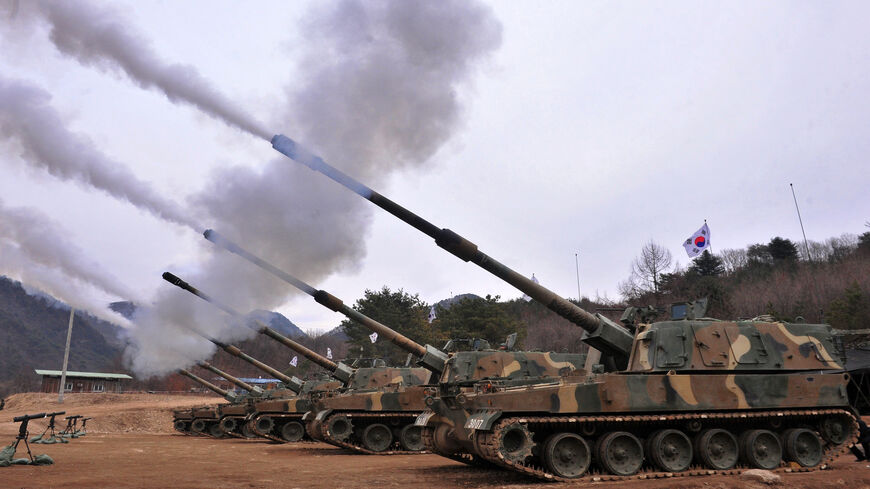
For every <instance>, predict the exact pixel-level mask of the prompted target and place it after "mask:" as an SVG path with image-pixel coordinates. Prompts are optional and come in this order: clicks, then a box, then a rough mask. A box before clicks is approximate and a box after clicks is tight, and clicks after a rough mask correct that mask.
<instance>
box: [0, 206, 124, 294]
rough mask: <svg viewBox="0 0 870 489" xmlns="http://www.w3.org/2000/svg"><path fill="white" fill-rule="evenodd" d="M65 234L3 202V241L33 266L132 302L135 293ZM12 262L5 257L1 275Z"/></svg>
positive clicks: (0, 216)
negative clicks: (15, 249) (14, 247)
mask: <svg viewBox="0 0 870 489" xmlns="http://www.w3.org/2000/svg"><path fill="white" fill-rule="evenodd" d="M63 234H64V233H63V232H62V230H61V229H60V227H59V226H58V225H57V223H55V222H53V221H51V220H50V219H49V218H48V217H47V216H45V215H44V214H42V213H41V212H39V211H37V210H35V209H28V208H22V207H6V206H4V204H3V201H2V200H0V241H6V242H7V243H8V244H14V245H17V247H18V249H19V250H20V252H21V254H23V255H26V256H27V258H29V260H30V261H31V262H33V263H38V264H40V265H42V266H44V267H47V268H54V269H57V270H59V271H60V272H62V273H63V274H65V275H66V276H68V277H71V278H73V279H75V280H78V281H80V282H83V283H87V284H90V285H92V286H94V287H97V288H99V289H100V290H102V291H104V292H107V293H108V294H111V295H113V296H115V297H120V298H122V299H125V300H129V299H133V298H134V295H133V292H132V291H131V290H130V289H128V288H126V287H124V286H123V285H121V284H120V282H119V281H118V280H116V279H115V278H114V277H112V276H111V275H110V274H107V273H105V271H104V269H103V267H100V266H99V265H98V264H97V263H95V262H93V261H91V260H90V259H88V258H87V257H86V256H85V255H84V253H82V251H81V250H79V249H78V248H76V247H75V246H74V245H72V244H71V243H69V242H68V240H67V239H65V238H64V235H63ZM10 263H11V260H10V259H8V258H7V256H5V255H4V256H3V260H2V261H0V267H2V269H0V273H7V270H6V268H7V266H9V264H10Z"/></svg>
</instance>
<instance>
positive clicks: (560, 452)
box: [542, 433, 592, 479]
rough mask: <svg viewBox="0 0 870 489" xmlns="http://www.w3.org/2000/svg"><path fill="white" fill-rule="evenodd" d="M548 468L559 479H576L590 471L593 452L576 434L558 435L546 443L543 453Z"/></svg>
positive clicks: (548, 439)
mask: <svg viewBox="0 0 870 489" xmlns="http://www.w3.org/2000/svg"><path fill="white" fill-rule="evenodd" d="M542 457H543V458H544V462H545V463H546V464H547V468H548V469H550V471H551V472H552V473H553V474H554V475H557V476H559V477H565V478H566V479H574V478H577V477H580V476H582V475H583V474H585V473H586V471H587V470H589V464H590V463H592V451H591V450H590V449H589V444H588V443H586V440H584V439H583V438H582V437H580V436H579V435H576V434H574V433H557V434H555V435H551V436H550V437H549V438H547V441H546V442H544V451H543V453H542Z"/></svg>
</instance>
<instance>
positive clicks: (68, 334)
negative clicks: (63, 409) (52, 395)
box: [57, 307, 76, 404]
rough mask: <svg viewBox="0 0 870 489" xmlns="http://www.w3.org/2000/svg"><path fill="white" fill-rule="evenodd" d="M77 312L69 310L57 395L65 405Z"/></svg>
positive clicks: (59, 400) (72, 309)
mask: <svg viewBox="0 0 870 489" xmlns="http://www.w3.org/2000/svg"><path fill="white" fill-rule="evenodd" d="M75 314H76V310H75V308H73V307H70V308H69V328H67V330H66V350H64V352H63V370H61V371H60V389H59V391H60V392H58V394H57V402H59V403H60V404H63V390H64V388H65V387H66V365H67V362H68V361H69V341H70V339H72V327H73V317H75Z"/></svg>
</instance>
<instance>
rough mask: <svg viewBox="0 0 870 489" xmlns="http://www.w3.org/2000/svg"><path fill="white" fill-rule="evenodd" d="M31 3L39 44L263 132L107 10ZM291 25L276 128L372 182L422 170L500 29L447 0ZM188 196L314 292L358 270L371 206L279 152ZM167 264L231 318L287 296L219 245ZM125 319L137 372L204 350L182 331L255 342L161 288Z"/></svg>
mask: <svg viewBox="0 0 870 489" xmlns="http://www.w3.org/2000/svg"><path fill="white" fill-rule="evenodd" d="M39 7H40V8H39V9H38V15H36V17H37V18H41V19H44V20H45V21H47V22H48V23H49V25H50V28H51V33H50V38H51V41H52V42H53V43H54V45H55V46H56V47H57V48H58V49H59V50H60V51H61V52H62V53H64V54H67V55H69V56H71V57H73V58H74V59H76V60H78V61H79V62H81V63H82V64H84V65H87V66H94V67H96V68H98V69H101V70H106V69H109V70H121V71H123V72H124V73H125V74H126V75H128V76H129V77H130V78H131V79H132V80H134V81H135V82H136V83H137V84H138V85H140V86H141V87H143V88H146V89H147V88H158V89H159V90H161V91H162V92H163V93H165V94H166V95H167V97H168V98H169V99H170V100H171V101H173V102H178V103H185V104H191V105H194V106H196V107H198V108H200V109H201V110H203V111H205V112H206V113H208V114H210V115H212V116H215V117H218V118H221V119H222V120H224V121H226V122H228V123H230V124H232V125H235V126H237V127H240V128H242V129H244V130H246V131H248V132H251V133H252V134H255V135H257V136H261V137H266V138H268V134H269V133H268V132H266V131H264V130H263V129H262V128H261V127H259V126H258V125H257V124H256V123H254V122H252V121H251V120H250V119H249V118H246V117H243V116H242V115H240V113H239V112H238V111H237V110H236V109H234V108H232V106H231V105H229V104H228V103H226V99H225V98H224V97H222V96H221V95H220V94H218V93H217V92H215V91H214V90H213V89H212V88H211V87H210V85H209V84H208V83H205V81H204V80H203V79H202V77H201V76H200V75H198V74H197V73H196V71H195V70H193V69H192V68H189V67H187V68H181V67H179V66H177V65H168V64H166V63H163V62H162V61H161V60H160V59H159V57H158V56H157V55H156V54H155V53H153V52H152V50H151V49H150V47H149V45H148V44H147V43H146V42H144V41H143V40H142V39H141V37H140V36H137V35H134V34H130V33H131V32H133V31H134V29H132V28H131V27H130V26H129V25H126V23H125V22H124V21H123V19H122V18H121V17H120V16H119V15H117V14H115V13H113V12H111V11H109V10H108V9H107V8H97V7H94V6H93V5H90V4H87V3H83V2H77V3H75V4H70V3H64V2H57V3H55V2H42V3H40V4H39ZM19 17H22V15H19ZM300 28H301V29H303V30H304V31H305V32H306V33H307V34H308V35H307V36H305V39H306V41H308V42H307V44H306V45H305V46H304V47H303V52H304V55H303V58H302V59H301V62H302V63H303V64H304V66H305V70H304V71H305V73H306V78H305V80H304V81H303V82H302V84H301V85H296V86H294V87H293V88H291V89H290V90H289V91H288V101H289V103H288V104H287V108H286V111H285V116H284V119H285V120H284V122H283V123H282V124H280V126H281V127H285V128H288V134H289V135H291V136H293V137H294V138H295V139H297V140H298V141H300V142H301V143H303V144H305V145H306V146H308V147H310V148H311V149H312V150H314V151H316V152H317V153H318V154H320V155H321V156H323V157H324V158H325V159H327V161H330V162H331V163H333V164H335V165H337V166H340V167H342V168H345V169H347V170H348V171H349V172H350V173H352V174H353V175H354V176H356V177H359V178H361V179H364V180H365V181H366V182H372V183H373V184H374V185H377V184H379V183H383V181H384V180H385V179H386V178H387V176H388V175H389V173H390V172H391V171H394V170H396V169H400V168H412V167H415V166H421V165H424V164H426V163H427V162H428V160H429V159H430V158H431V157H432V155H433V154H435V152H437V151H438V149H439V148H440V147H441V146H442V145H443V144H444V143H445V142H446V141H447V140H448V139H449V138H450V137H451V136H452V135H453V134H454V132H455V131H456V129H457V127H459V123H460V122H461V119H462V107H461V104H460V101H459V98H458V95H457V94H458V91H459V90H460V89H462V88H463V86H465V85H467V83H468V82H469V80H470V78H471V77H472V75H473V74H474V68H475V67H476V66H477V65H478V64H479V63H480V62H481V61H482V60H483V59H485V58H486V57H487V56H488V55H489V54H490V53H491V52H492V51H493V50H495V49H496V48H497V47H498V46H499V44H500V42H501V27H500V24H499V23H498V22H497V21H496V20H495V19H494V17H493V15H492V13H491V12H490V10H489V9H488V8H487V7H485V6H482V5H481V4H479V3H476V2H469V1H455V0H454V1H443V2H407V1H399V0H395V1H374V2H362V1H356V0H352V1H341V2H338V3H333V4H329V5H326V6H324V5H317V6H316V7H315V9H314V10H313V11H312V12H311V13H310V15H308V17H307V18H306V19H305V20H304V21H303V22H301V23H300ZM276 132H280V131H276ZM189 200H190V202H191V204H192V206H193V207H194V208H195V209H196V210H198V212H199V214H200V215H203V216H210V218H211V222H210V224H212V227H214V228H215V229H216V230H217V231H218V232H220V233H222V234H224V235H226V236H227V238H229V239H231V240H233V241H236V242H238V243H240V244H242V245H243V246H244V247H245V248H247V249H249V250H250V251H252V252H253V253H255V254H257V255H260V256H262V257H264V258H265V259H267V260H268V261H270V262H272V263H274V264H275V265H276V266H278V267H279V268H283V269H286V270H287V271H289V272H291V273H293V274H295V275H298V276H300V277H301V278H303V279H304V280H307V281H313V282H315V284H316V281H317V280H319V279H322V278H324V277H325V276H327V275H329V274H330V273H334V272H336V271H338V270H347V269H349V268H353V267H355V266H357V264H358V263H359V262H360V261H361V259H362V258H363V257H364V256H365V253H366V250H365V245H364V242H365V241H364V238H365V235H366V233H367V232H368V229H369V227H370V223H371V212H372V209H371V207H370V206H369V205H367V204H366V203H365V202H362V201H361V200H360V199H359V198H358V197H357V196H355V195H353V194H350V193H349V192H347V191H345V190H344V189H342V188H340V187H339V186H337V185H335V184H334V183H333V182H330V181H328V180H326V179H325V178H321V177H319V176H317V175H314V174H312V173H311V172H310V171H309V170H307V169H306V168H302V167H300V166H299V165H296V164H295V163H293V162H291V161H289V160H287V159H286V158H284V157H276V159H274V160H272V161H270V162H268V163H266V164H265V165H264V166H263V167H261V168H259V169H256V170H254V169H251V168H249V167H246V166H238V167H230V168H223V169H219V170H217V171H216V172H215V174H214V175H213V177H212V178H211V180H210V182H209V183H208V184H207V185H206V186H205V188H204V190H203V191H202V192H200V193H198V194H197V195H194V196H192V197H191V198H190V199H189ZM206 246H212V245H210V244H207V245H206ZM172 268H174V267H170V271H173V272H175V273H177V274H178V275H179V276H180V277H181V278H182V279H184V280H186V281H188V282H190V283H191V284H192V285H194V286H195V287H198V288H200V289H201V290H203V291H204V292H206V293H207V294H209V295H212V296H214V297H215V298H218V299H219V300H221V301H222V302H224V303H226V304H228V305H230V306H231V307H233V308H236V309H238V310H240V311H242V312H247V311H249V310H252V309H271V308H275V307H278V306H280V305H281V304H283V303H284V302H285V301H286V299H287V296H288V294H289V293H291V291H290V288H289V287H288V286H287V285H286V284H284V283H283V282H280V281H279V280H277V279H275V278H273V277H271V276H269V275H267V274H265V273H264V272H262V271H260V270H259V269H257V268H256V267H254V266H253V265H250V264H248V263H247V262H244V261H242V260H241V259H240V258H238V257H236V256H234V255H230V254H228V253H226V252H222V251H216V252H214V253H213V254H212V255H211V256H208V257H206V258H205V259H204V260H202V262H201V263H199V264H197V265H196V266H195V267H194V266H190V267H189V269H185V270H182V271H179V270H177V269H172ZM134 322H135V327H134V328H132V329H131V330H130V338H131V340H132V345H131V347H130V348H129V349H128V351H127V356H128V360H129V361H130V364H131V366H132V368H133V369H134V370H135V371H136V372H138V373H139V374H143V375H152V374H160V373H165V372H170V371H172V370H174V369H176V368H179V367H182V366H184V365H188V364H190V362H191V361H192V360H193V359H199V358H205V357H207V356H208V355H209V354H211V352H212V351H213V348H211V347H210V346H209V345H208V344H205V345H204V344H203V342H202V341H201V340H198V339H197V337H196V336H195V335H191V334H189V333H187V332H186V331H188V329H189V328H199V330H200V331H204V332H206V333H207V334H208V335H211V336H213V337H216V338H219V339H221V340H234V339H241V338H244V337H246V336H248V335H250V334H253V333H252V332H251V331H250V330H249V329H247V328H244V327H240V326H239V325H238V324H235V323H234V322H233V321H231V320H229V319H228V317H227V316H226V315H222V314H221V313H219V312H217V310H216V309H214V308H210V307H209V306H208V305H206V304H204V303H203V302H202V301H201V300H200V299H197V298H195V297H193V296H191V295H190V294H188V293H186V292H182V291H180V290H178V289H176V288H174V287H171V286H169V285H167V286H166V287H165V288H164V289H161V291H160V292H159V293H158V295H157V297H156V298H155V299H154V302H153V304H152V305H151V306H149V307H146V308H142V309H140V310H139V312H138V313H137V315H136V316H135V317H134ZM179 343H181V344H183V345H185V347H184V348H180V349H179V348H178V347H177V346H176V345H178V344H179Z"/></svg>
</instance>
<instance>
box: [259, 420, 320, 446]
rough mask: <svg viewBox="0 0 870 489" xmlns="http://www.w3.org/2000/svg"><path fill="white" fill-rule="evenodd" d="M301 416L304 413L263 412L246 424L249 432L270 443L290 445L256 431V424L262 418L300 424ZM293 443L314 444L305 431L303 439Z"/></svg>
mask: <svg viewBox="0 0 870 489" xmlns="http://www.w3.org/2000/svg"><path fill="white" fill-rule="evenodd" d="M303 414H304V413H269V412H264V413H260V414H258V415H257V416H255V417H254V418H252V419H250V420H249V421H248V423H249V424H250V429H251V431H253V432H254V433H256V434H258V435H260V436H262V437H263V438H267V439H269V440H272V441H275V442H278V443H290V442H289V441H287V440H285V439H284V438H281V437H280V436H277V435H273V434H271V433H264V432H262V431H260V430H258V429H257V422H258V421H259V420H260V418H261V417H262V416H269V417H270V418H282V419H288V420H293V421H299V422H300V423H302V416H303ZM302 426H305V423H302ZM293 443H314V441H313V440H312V439H311V436H309V435H308V431H307V430H306V432H305V435H304V436H303V438H302V439H301V440H299V441H297V442H293Z"/></svg>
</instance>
